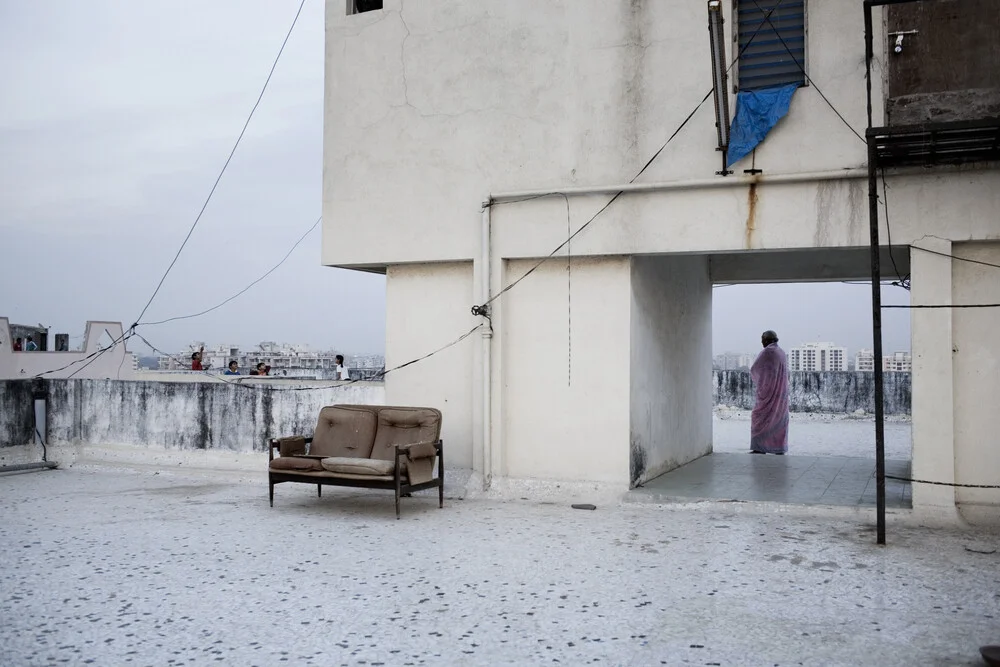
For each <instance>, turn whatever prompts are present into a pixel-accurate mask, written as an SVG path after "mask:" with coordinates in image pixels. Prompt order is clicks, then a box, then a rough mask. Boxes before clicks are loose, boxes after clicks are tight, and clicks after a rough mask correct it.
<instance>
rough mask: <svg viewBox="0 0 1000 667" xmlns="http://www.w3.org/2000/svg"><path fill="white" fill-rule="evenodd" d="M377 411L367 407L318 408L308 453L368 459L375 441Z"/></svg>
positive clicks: (339, 406) (337, 406)
mask: <svg viewBox="0 0 1000 667" xmlns="http://www.w3.org/2000/svg"><path fill="white" fill-rule="evenodd" d="M376 414H377V413H376V411H375V409H374V408H371V407H368V406H353V405H352V406H346V405H333V406H327V407H325V408H323V409H322V410H320V411H319V421H318V422H317V423H316V430H315V431H314V432H313V440H312V444H311V445H310V446H309V454H310V455H313V456H352V457H357V458H362V459H366V458H368V457H369V456H371V453H372V445H373V444H374V443H375V424H376Z"/></svg>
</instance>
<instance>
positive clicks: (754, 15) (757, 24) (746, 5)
mask: <svg viewBox="0 0 1000 667" xmlns="http://www.w3.org/2000/svg"><path fill="white" fill-rule="evenodd" d="M735 7H736V31H735V32H736V40H737V51H736V52H737V53H739V54H740V58H739V63H738V67H739V70H738V76H737V88H736V90H737V91H740V90H761V89H764V88H775V87H778V86H787V85H791V84H795V85H799V86H804V85H806V76H805V73H804V72H803V69H805V68H806V66H807V65H806V2H805V0H736V3H735ZM772 10H773V11H772ZM769 12H770V14H768V13H769ZM765 17H767V18H768V20H765ZM751 40H752V41H751ZM748 43H749V46H747V44H748ZM786 47H787V48H786ZM800 65H801V67H800Z"/></svg>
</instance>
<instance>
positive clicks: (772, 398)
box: [750, 343, 788, 454]
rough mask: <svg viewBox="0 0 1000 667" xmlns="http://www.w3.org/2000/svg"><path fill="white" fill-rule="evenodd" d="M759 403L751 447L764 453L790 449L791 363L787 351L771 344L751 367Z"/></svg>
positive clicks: (753, 422) (751, 418)
mask: <svg viewBox="0 0 1000 667" xmlns="http://www.w3.org/2000/svg"><path fill="white" fill-rule="evenodd" d="M750 379H752V380H753V382H754V384H755V385H756V386H757V402H756V404H755V405H754V408H753V413H752V415H751V417H750V450H751V451H754V452H762V453H764V454H784V453H785V452H787V451H788V365H787V362H786V360H785V352H784V350H782V349H781V348H780V347H778V344H777V343H771V344H770V345H768V346H767V347H765V348H764V350H763V351H762V352H761V353H760V354H759V355H758V356H757V360H756V361H754V362H753V366H752V367H751V368H750Z"/></svg>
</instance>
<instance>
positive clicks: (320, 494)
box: [316, 484, 323, 498]
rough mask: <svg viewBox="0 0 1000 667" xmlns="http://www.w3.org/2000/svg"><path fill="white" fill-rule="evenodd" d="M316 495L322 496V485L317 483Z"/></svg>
mask: <svg viewBox="0 0 1000 667" xmlns="http://www.w3.org/2000/svg"><path fill="white" fill-rule="evenodd" d="M316 497H317V498H322V497H323V485H322V484H317V485H316Z"/></svg>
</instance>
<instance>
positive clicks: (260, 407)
mask: <svg viewBox="0 0 1000 667" xmlns="http://www.w3.org/2000/svg"><path fill="white" fill-rule="evenodd" d="M44 384H45V386H46V387H47V389H48V392H49V398H48V406H47V408H48V432H47V439H48V443H49V445H50V446H52V447H55V448H58V447H61V446H67V445H82V446H84V447H87V446H93V447H108V446H112V447H114V446H122V447H129V448H133V449H139V450H142V449H168V450H179V451H199V450H200V451H209V450H214V451H218V452H233V453H252V452H266V451H267V450H266V442H267V440H268V439H269V438H272V437H279V436H282V435H295V434H302V435H308V434H311V433H312V431H313V429H314V428H315V426H316V418H317V416H318V414H319V410H320V408H322V407H323V406H325V405H332V404H335V403H361V404H374V405H381V404H384V402H385V393H384V387H383V386H382V385H381V384H379V383H356V384H352V385H344V386H341V387H334V388H327V389H321V390H311V391H288V390H287V388H286V390H281V389H278V388H274V387H267V386H263V385H246V386H237V385H232V384H223V383H220V382H212V381H208V382H185V383H173V382H129V381H119V380H77V379H73V380H48V381H46V382H45V383H44ZM31 387H32V383H31V382H29V381H24V380H6V381H0V405H2V407H3V410H2V412H0V433H2V434H5V437H4V442H3V444H5V445H8V444H9V445H13V446H17V445H25V444H28V443H29V442H30V440H31V437H30V434H31V425H32V412H31V405H32V401H31ZM25 406H27V407H25ZM25 438H27V440H25ZM52 451H53V450H51V449H50V458H51V453H52ZM54 460H58V458H55V459H54Z"/></svg>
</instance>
